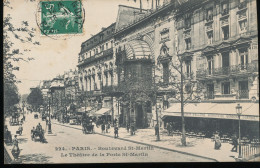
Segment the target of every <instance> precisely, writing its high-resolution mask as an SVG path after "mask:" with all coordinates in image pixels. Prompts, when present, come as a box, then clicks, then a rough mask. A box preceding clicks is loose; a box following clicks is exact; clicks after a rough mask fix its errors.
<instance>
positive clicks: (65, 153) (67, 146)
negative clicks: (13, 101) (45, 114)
mask: <svg viewBox="0 0 260 168" xmlns="http://www.w3.org/2000/svg"><path fill="white" fill-rule="evenodd" d="M33 115H34V113H32V114H27V115H26V120H25V122H24V124H23V133H22V135H21V136H19V135H18V137H17V138H18V142H19V148H20V149H21V153H20V156H19V159H18V160H20V161H21V162H22V163H112V162H113V163H115V162H118V163H120V162H194V161H201V162H205V161H209V160H207V159H203V158H199V157H195V156H189V155H185V154H181V153H176V152H171V151H166V150H162V149H157V148H153V147H149V146H145V145H140V144H136V143H131V142H127V141H123V140H119V139H114V138H111V137H106V136H102V135H99V134H83V133H82V131H81V130H77V129H73V128H70V127H65V126H62V125H59V124H55V123H56V121H52V131H53V134H52V135H50V136H49V135H48V131H45V138H46V141H47V142H46V143H41V142H39V141H36V142H35V141H32V140H31V132H30V131H31V129H32V127H36V125H37V124H38V123H40V124H41V125H42V128H43V129H44V130H47V129H48V127H46V122H45V121H42V120H41V118H40V117H39V119H34V117H33ZM6 122H8V120H7V121H6ZM7 125H8V128H9V130H10V131H11V133H12V135H13V134H14V133H15V131H16V130H17V129H18V126H9V124H7ZM8 149H9V151H10V150H11V146H8ZM112 149H114V150H112ZM158 156H159V157H158Z"/></svg>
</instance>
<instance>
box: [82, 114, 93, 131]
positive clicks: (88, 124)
mask: <svg viewBox="0 0 260 168" xmlns="http://www.w3.org/2000/svg"><path fill="white" fill-rule="evenodd" d="M82 131H83V133H84V134H93V133H94V124H93V122H92V121H91V119H90V118H89V117H86V118H84V119H83V120H82Z"/></svg>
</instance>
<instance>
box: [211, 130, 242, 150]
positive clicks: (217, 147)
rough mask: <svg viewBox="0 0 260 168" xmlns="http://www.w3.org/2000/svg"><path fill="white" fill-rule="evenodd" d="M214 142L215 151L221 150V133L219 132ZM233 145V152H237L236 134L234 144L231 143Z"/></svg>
mask: <svg viewBox="0 0 260 168" xmlns="http://www.w3.org/2000/svg"><path fill="white" fill-rule="evenodd" d="M214 141H215V146H214V149H216V150H220V147H221V140H220V136H219V133H218V132H217V133H216V134H215V139H214ZM231 144H232V145H233V147H232V149H231V151H232V152H237V146H238V139H237V136H236V134H234V135H233V136H232V142H231Z"/></svg>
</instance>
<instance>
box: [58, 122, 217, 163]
mask: <svg viewBox="0 0 260 168" xmlns="http://www.w3.org/2000/svg"><path fill="white" fill-rule="evenodd" d="M53 124H56V125H61V126H64V127H69V128H73V129H77V130H81V129H80V128H75V127H72V126H68V125H64V124H59V123H53ZM95 134H98V135H102V136H106V137H110V138H114V136H111V135H106V134H102V133H97V132H95ZM116 139H119V140H122V141H128V142H132V143H137V144H141V145H146V146H147V145H148V146H152V147H155V148H158V149H162V150H167V151H171V152H176V153H181V154H185V155H190V156H194V157H199V158H203V159H208V160H211V161H214V162H218V160H216V159H213V158H209V157H205V156H200V155H196V154H192V153H187V152H182V151H178V150H174V149H169V148H165V147H161V146H157V145H151V144H148V143H143V142H138V141H134V140H130V139H124V138H116Z"/></svg>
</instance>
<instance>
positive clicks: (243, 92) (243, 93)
mask: <svg viewBox="0 0 260 168" xmlns="http://www.w3.org/2000/svg"><path fill="white" fill-rule="evenodd" d="M238 97H239V99H248V98H249V90H238Z"/></svg>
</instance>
